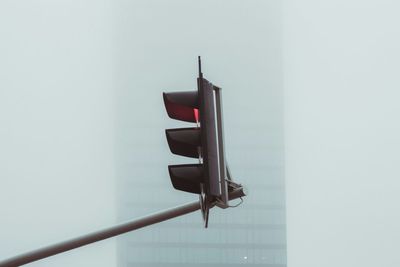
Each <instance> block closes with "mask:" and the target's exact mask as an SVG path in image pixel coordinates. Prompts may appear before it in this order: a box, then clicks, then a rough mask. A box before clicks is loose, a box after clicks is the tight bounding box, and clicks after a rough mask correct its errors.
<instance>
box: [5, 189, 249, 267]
mask: <svg viewBox="0 0 400 267" xmlns="http://www.w3.org/2000/svg"><path fill="white" fill-rule="evenodd" d="M242 196H244V193H243V191H242V190H241V189H240V190H235V191H233V192H231V194H230V195H229V198H230V199H235V198H239V197H242ZM199 209H200V203H199V201H195V202H191V203H188V204H184V205H181V206H178V207H174V208H171V209H167V210H164V211H160V212H157V213H154V214H151V215H148V216H144V217H142V218H139V219H136V220H132V221H128V222H125V223H121V224H118V225H115V226H112V227H109V228H106V229H102V230H99V231H96V232H93V233H89V234H86V235H83V236H80V237H76V238H73V239H70V240H66V241H63V242H60V243H56V244H53V245H50V246H47V247H43V248H39V249H37V250H33V251H30V252H27V253H24V254H20V255H17V256H15V257H12V258H9V259H6V260H4V261H1V262H0V267H13V266H20V265H23V264H27V263H30V262H34V261H37V260H40V259H44V258H47V257H50V256H53V255H56V254H59V253H62V252H65V251H68V250H71V249H74V248H79V247H82V246H85V245H88V244H91V243H94V242H97V241H101V240H104V239H107V238H110V237H114V236H117V235H121V234H124V233H127V232H130V231H133V230H136V229H139V228H143V227H146V226H149V225H152V224H156V223H159V222H162V221H166V220H169V219H172V218H175V217H179V216H182V215H185V214H188V213H191V212H194V211H196V210H199Z"/></svg>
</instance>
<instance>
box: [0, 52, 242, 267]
mask: <svg viewBox="0 0 400 267" xmlns="http://www.w3.org/2000/svg"><path fill="white" fill-rule="evenodd" d="M164 103H165V107H166V109H167V112H168V115H169V116H170V117H171V118H173V119H177V120H182V121H187V122H191V123H195V127H190V128H179V129H168V130H166V135H167V141H168V145H169V147H170V149H171V151H172V153H174V154H177V155H181V156H185V157H190V158H198V160H199V163H198V164H182V165H170V166H168V170H169V174H170V176H171V181H172V185H173V186H174V187H175V188H176V189H178V190H181V191H185V192H189V193H194V194H198V195H199V197H200V201H194V202H191V203H187V204H184V205H181V206H178V207H174V208H171V209H168V210H164V211H160V212H157V213H154V214H151V215H148V216H145V217H142V218H139V219H135V220H131V221H128V222H125V223H121V224H118V225H115V226H111V227H109V228H106V229H102V230H99V231H96V232H92V233H89V234H85V235H82V236H79V237H76V238H72V239H69V240H66V241H62V242H59V243H56V244H53V245H50V246H47V247H43V248H39V249H36V250H33V251H30V252H27V253H24V254H21V255H17V256H15V257H12V258H9V259H5V260H3V261H0V267H11V266H20V265H23V264H27V263H30V262H33V261H37V260H40V259H43V258H47V257H50V256H53V255H55V254H59V253H62V252H65V251H68V250H71V249H75V248H78V247H81V246H85V245H88V244H90V243H94V242H97V241H100V240H103V239H107V238H110V237H113V236H117V235H121V234H124V233H127V232H130V231H133V230H136V229H139V228H143V227H146V226H149V225H152V224H155V223H159V222H162V221H165V220H168V219H172V218H175V217H178V216H182V215H185V214H188V213H191V212H194V211H197V210H199V209H200V210H201V211H202V214H203V219H204V225H205V227H207V225H208V214H209V210H210V209H211V208H212V207H214V206H219V207H221V208H227V207H230V206H229V200H232V199H237V198H241V197H243V196H244V195H245V193H244V191H243V187H242V186H241V185H239V184H236V183H234V182H233V181H232V177H231V175H230V173H229V169H228V166H227V164H226V159H225V153H224V139H223V127H222V99H221V89H220V88H218V87H217V86H215V85H213V84H212V83H210V82H209V81H207V80H206V79H204V78H203V74H202V72H201V62H200V57H199V77H198V78H197V91H190V92H174V93H164Z"/></svg>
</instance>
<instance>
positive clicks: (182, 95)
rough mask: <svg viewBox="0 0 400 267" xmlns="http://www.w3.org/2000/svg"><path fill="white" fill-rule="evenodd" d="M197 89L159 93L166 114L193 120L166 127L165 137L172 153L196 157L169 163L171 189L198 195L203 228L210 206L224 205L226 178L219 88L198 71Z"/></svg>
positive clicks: (226, 189)
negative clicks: (182, 125)
mask: <svg viewBox="0 0 400 267" xmlns="http://www.w3.org/2000/svg"><path fill="white" fill-rule="evenodd" d="M198 64H199V77H198V78H197V91H180V92H170V93H163V97H164V104H165V108H166V110H167V113H168V116H169V117H170V118H172V119H176V120H181V121H186V122H190V123H194V125H193V126H192V127H187V128H178V129H167V130H166V136H167V141H168V145H169V148H170V150H171V152H172V153H173V154H176V155H180V156H185V157H190V158H198V163H194V164H181V165H169V166H168V170H169V175H170V177H171V182H172V185H173V186H174V188H176V189H178V190H181V191H185V192H189V193H194V194H199V196H200V203H201V207H202V213H203V218H204V222H205V227H207V224H208V214H209V209H210V207H211V206H213V205H218V206H219V207H222V208H226V207H228V201H229V199H228V187H229V185H228V181H229V179H230V177H228V173H227V166H226V161H225V152H224V140H223V126H222V125H223V124H222V96H221V88H219V87H217V86H215V85H213V84H212V83H210V82H209V81H207V80H206V79H205V78H203V73H202V72H201V60H200V57H199V58H198Z"/></svg>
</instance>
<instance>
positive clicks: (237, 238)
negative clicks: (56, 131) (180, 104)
mask: <svg viewBox="0 0 400 267" xmlns="http://www.w3.org/2000/svg"><path fill="white" fill-rule="evenodd" d="M120 2H121V4H120V8H119V9H118V16H116V17H118V19H117V25H116V28H117V29H119V30H118V31H117V35H116V42H117V46H116V47H117V50H116V56H115V58H117V59H118V61H117V62H116V70H117V72H116V73H117V74H116V75H115V78H116V81H115V82H116V84H117V86H118V88H117V97H116V100H117V102H116V107H117V110H116V112H117V113H116V118H117V121H116V129H117V135H116V138H117V140H116V144H117V149H116V159H117V163H116V171H117V177H118V186H117V188H118V192H117V196H119V198H118V205H119V210H118V221H124V220H129V219H133V218H137V217H140V216H144V215H147V214H150V213H153V212H157V211H160V210H163V209H166V208H170V207H174V206H177V205H181V204H184V203H187V202H191V201H194V200H197V199H198V196H197V195H194V194H190V193H185V192H181V191H176V190H175V189H174V188H173V187H172V184H171V182H170V178H169V175H168V169H167V166H168V164H183V163H196V160H195V159H189V158H184V157H180V156H175V155H173V154H171V152H170V151H169V148H168V145H167V141H166V138H165V133H164V131H165V129H168V128H178V127H191V126H192V125H191V124H190V123H185V122H181V121H174V120H172V119H170V118H168V116H167V114H166V111H165V108H164V104H163V100H162V92H163V91H167V92H169V91H179V90H182V91H187V90H195V89H196V77H197V56H198V55H201V56H202V61H203V73H204V75H205V78H207V79H209V80H210V81H212V82H213V83H214V84H216V85H217V86H220V87H221V88H222V92H223V104H224V127H225V145H226V155H227V162H228V164H229V167H230V170H231V173H232V176H233V179H234V180H235V181H236V182H238V183H242V184H243V185H245V186H246V187H247V189H248V192H249V194H248V196H246V197H245V198H244V199H243V200H244V201H243V203H242V204H241V205H240V206H238V207H236V208H228V209H224V210H223V209H220V208H214V209H212V210H211V211H210V220H209V228H207V229H204V227H203V222H202V216H201V213H200V211H198V212H195V213H192V214H189V215H186V216H182V217H178V218H175V219H172V220H169V221H166V222H162V223H159V224H156V225H153V226H149V227H146V228H143V229H140V230H137V231H134V232H132V233H129V234H126V235H124V236H121V237H119V238H118V246H117V253H118V266H120V267H130V266H154V267H156V266H163V267H165V266H188V267H192V266H193V267H194V266H237V265H240V266H242V265H243V266H269V267H272V266H273V267H284V266H286V229H285V203H284V199H285V195H284V178H283V177H284V173H283V172H284V165H283V160H284V159H283V149H284V147H283V122H282V121H283V104H282V103H283V92H282V82H281V81H282V75H281V55H280V52H281V51H280V49H281V48H280V47H281V46H280V22H279V21H280V3H278V2H279V1H268V2H266V1H252V2H249V4H248V5H245V6H246V8H247V9H248V10H244V9H243V6H244V5H243V4H240V3H239V2H237V3H236V2H232V4H230V5H225V6H219V5H215V4H213V1H211V2H207V1H206V2H202V4H201V5H200V4H199V5H195V4H190V5H189V4H184V2H183V1H168V2H166V3H164V4H162V1H158V2H157V5H156V8H155V6H152V5H151V4H149V2H148V1H133V2H130V1H120ZM167 3H168V4H167ZM228 7H229V8H228ZM199 11H200V12H199ZM202 14H203V15H204V14H206V15H205V17H204V16H203V15H202ZM221 14H222V15H223V17H221ZM205 18H206V19H205ZM184 22H185V23H184ZM126 25H130V26H131V27H127V26H126ZM199 32H203V35H204V36H203V38H200V39H199V34H198V33H199ZM231 40H235V42H231ZM238 202H239V201H238V200H235V201H232V203H231V205H235V204H237V203H238Z"/></svg>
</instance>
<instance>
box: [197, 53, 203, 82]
mask: <svg viewBox="0 0 400 267" xmlns="http://www.w3.org/2000/svg"><path fill="white" fill-rule="evenodd" d="M198 59H199V77H200V78H203V73H202V72H201V58H200V56H199V57H198Z"/></svg>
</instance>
